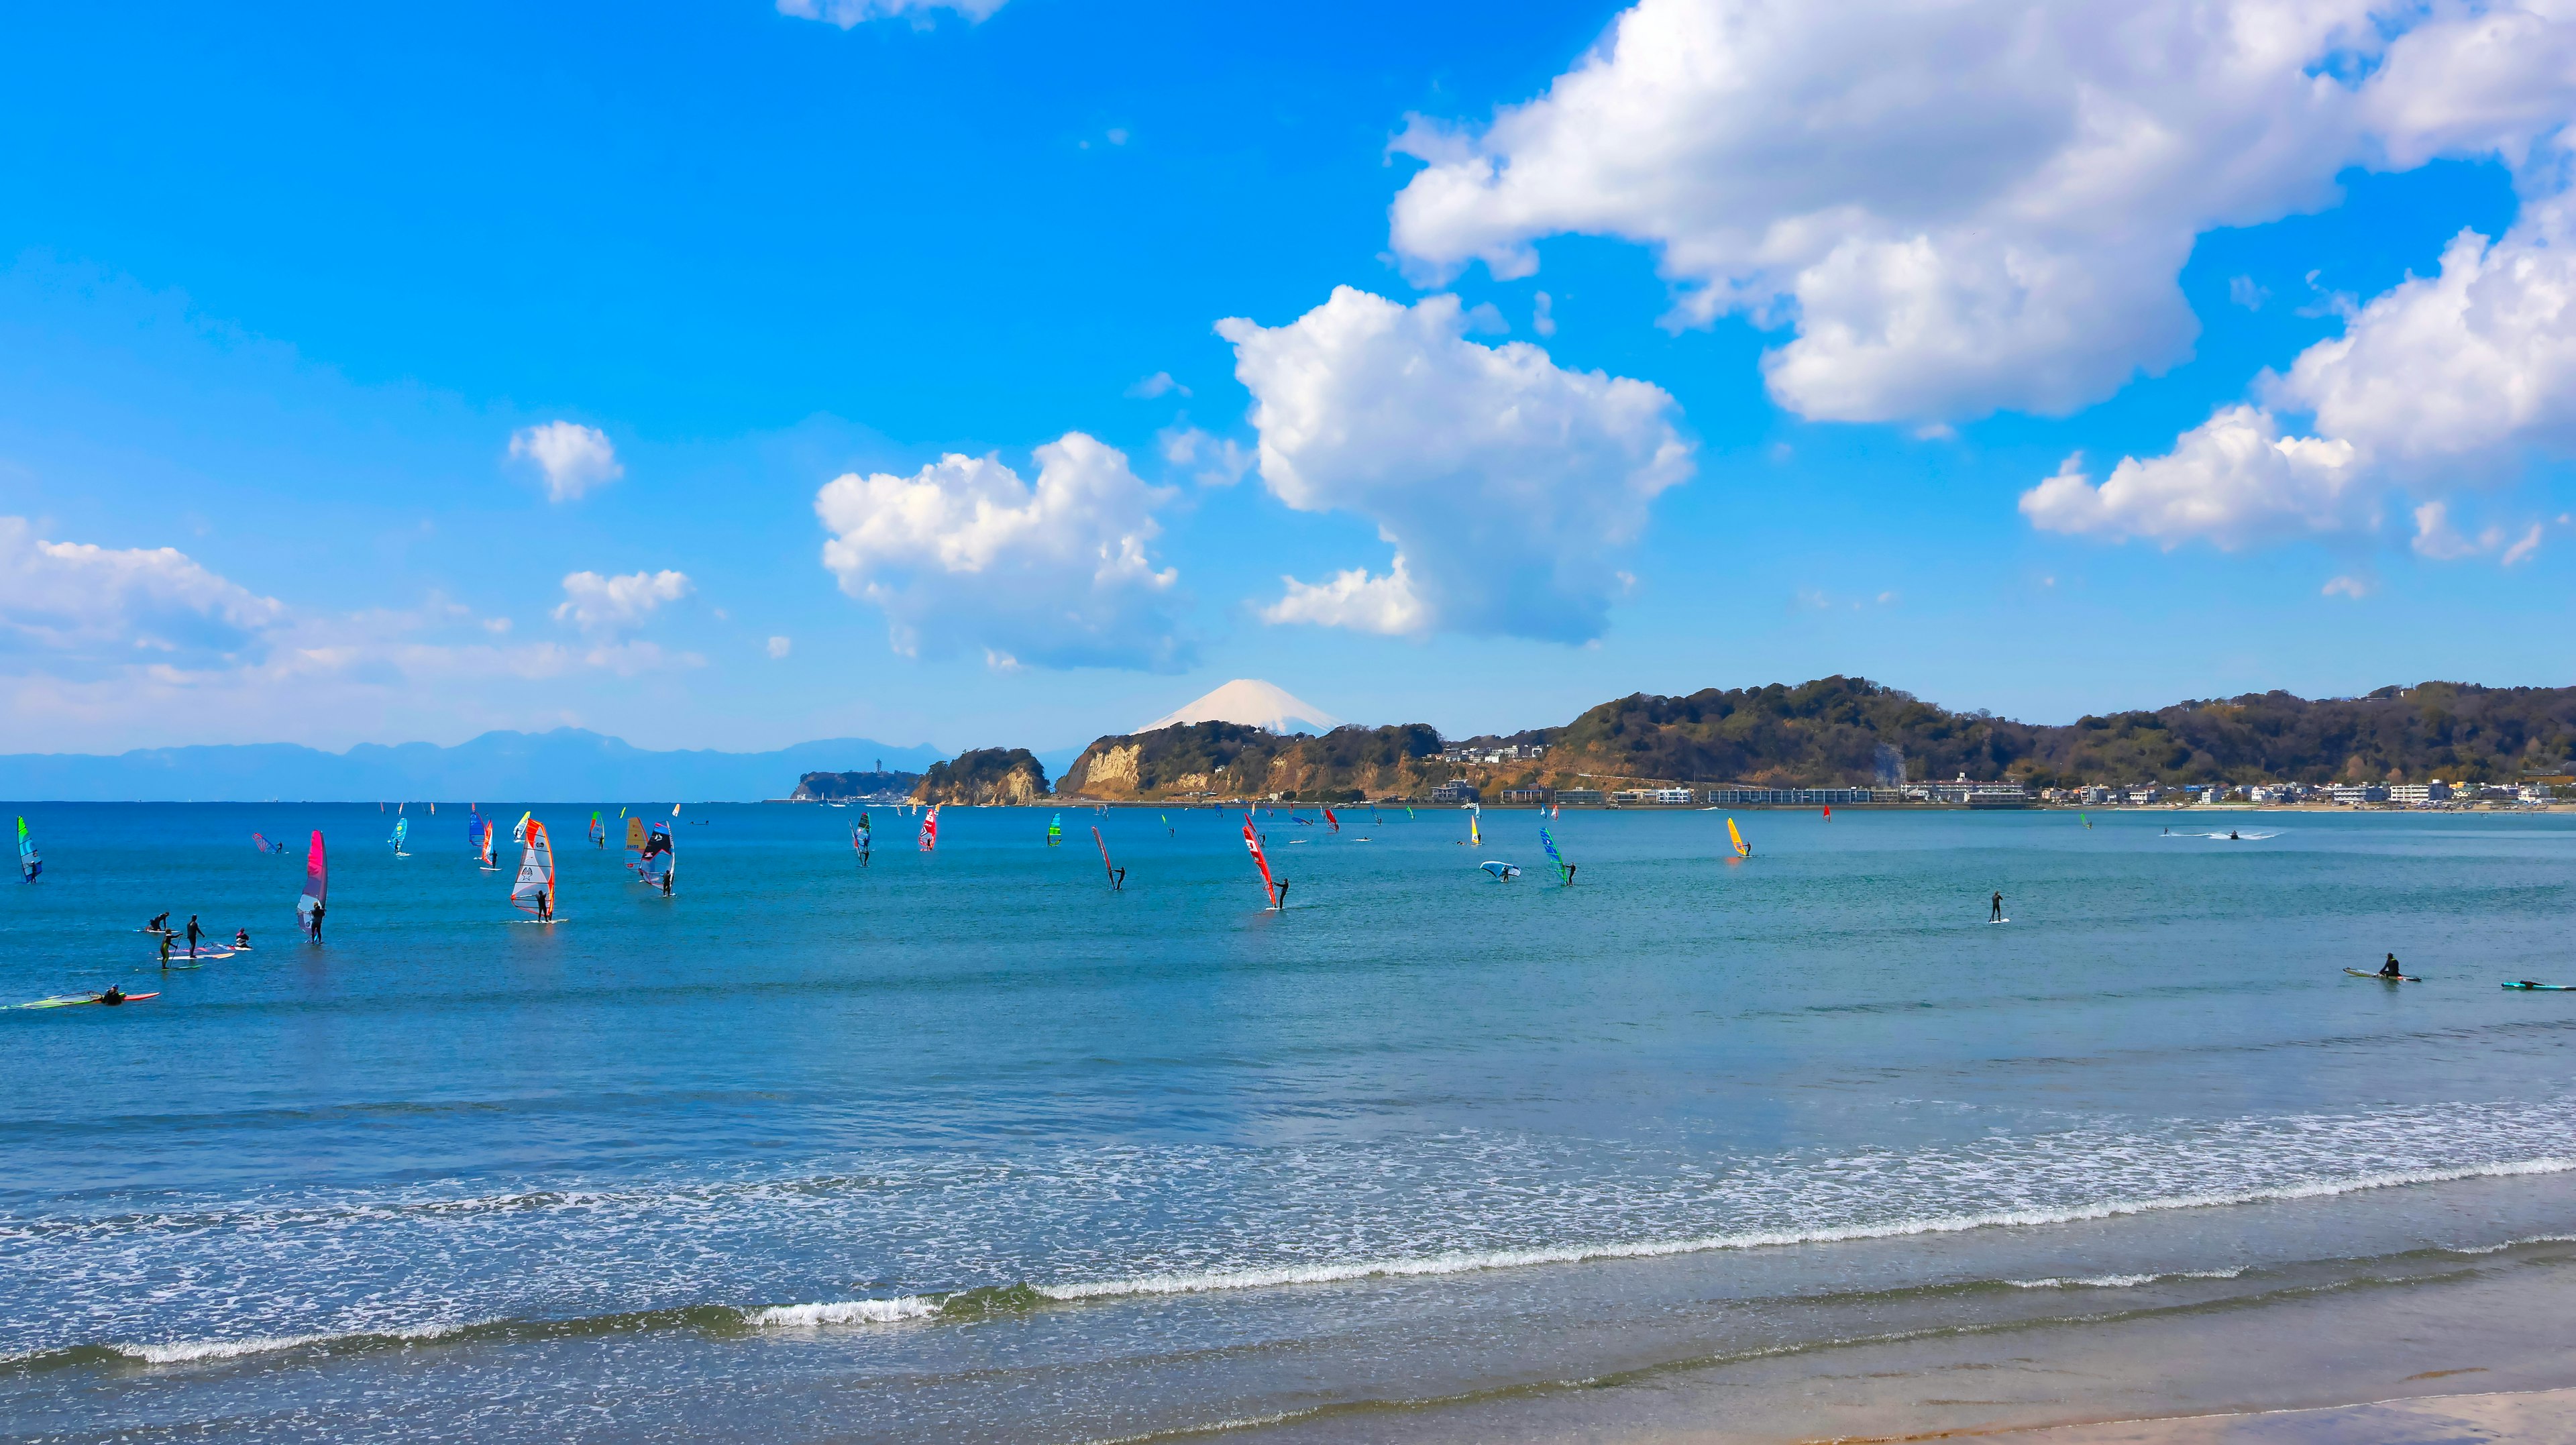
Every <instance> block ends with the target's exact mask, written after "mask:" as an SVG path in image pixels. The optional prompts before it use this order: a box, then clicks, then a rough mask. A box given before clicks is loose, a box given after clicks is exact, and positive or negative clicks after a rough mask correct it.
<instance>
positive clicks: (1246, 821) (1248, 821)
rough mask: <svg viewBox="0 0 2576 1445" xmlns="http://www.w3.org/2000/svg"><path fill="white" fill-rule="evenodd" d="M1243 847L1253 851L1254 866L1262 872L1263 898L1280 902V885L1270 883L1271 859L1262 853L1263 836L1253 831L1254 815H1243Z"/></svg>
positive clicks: (1272, 901) (1271, 901)
mask: <svg viewBox="0 0 2576 1445" xmlns="http://www.w3.org/2000/svg"><path fill="white" fill-rule="evenodd" d="M1243 846H1244V847H1246V848H1249V849H1251V850H1252V862H1253V866H1254V867H1256V868H1259V869H1260V870H1261V897H1262V900H1263V901H1264V902H1267V903H1273V904H1275V903H1277V902H1278V901H1279V885H1278V884H1276V883H1274V882H1272V881H1270V858H1269V856H1268V855H1267V854H1264V853H1263V852H1262V851H1261V835H1260V834H1258V833H1256V832H1254V831H1252V814H1250V813H1248V812H1247V813H1245V814H1244V815H1243Z"/></svg>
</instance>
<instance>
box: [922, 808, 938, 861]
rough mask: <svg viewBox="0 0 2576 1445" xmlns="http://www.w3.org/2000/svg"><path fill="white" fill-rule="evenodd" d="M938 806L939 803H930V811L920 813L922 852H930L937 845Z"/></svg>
mask: <svg viewBox="0 0 2576 1445" xmlns="http://www.w3.org/2000/svg"><path fill="white" fill-rule="evenodd" d="M939 808H940V805H939V804H937V803H933V804H931V805H930V811H929V812H928V813H925V814H923V815H922V819H921V851H922V852H924V853H928V852H931V851H933V850H934V849H936V848H938V846H939Z"/></svg>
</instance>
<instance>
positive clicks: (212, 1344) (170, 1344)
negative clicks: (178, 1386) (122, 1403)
mask: <svg viewBox="0 0 2576 1445" xmlns="http://www.w3.org/2000/svg"><path fill="white" fill-rule="evenodd" d="M462 1328H464V1326H462V1325H452V1324H436V1325H417V1326H412V1327H409V1328H405V1329H398V1330H358V1331H353V1332H350V1333H346V1334H316V1335H254V1336H251V1337H249V1338H246V1339H238V1340H167V1341H163V1342H160V1343H151V1344H113V1345H110V1346H108V1348H109V1349H111V1350H114V1351H116V1352H117V1353H118V1354H120V1355H123V1356H125V1357H127V1358H128V1359H135V1360H141V1361H143V1362H144V1363H146V1364H153V1365H185V1364H193V1363H196V1362H198V1361H202V1360H232V1359H239V1358H241V1357H242V1356H245V1355H273V1354H277V1353H279V1352H280V1351H283V1350H300V1349H303V1348H305V1347H306V1346H308V1345H328V1344H336V1343H339V1342H340V1341H343V1340H434V1339H437V1338H439V1337H440V1336H442V1335H450V1334H454V1333H455V1332H456V1331H457V1330H459V1329H462Z"/></svg>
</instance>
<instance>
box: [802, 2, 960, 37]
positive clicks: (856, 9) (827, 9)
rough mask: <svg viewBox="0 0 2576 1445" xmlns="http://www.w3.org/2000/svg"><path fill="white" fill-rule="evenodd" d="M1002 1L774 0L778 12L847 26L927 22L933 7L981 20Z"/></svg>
mask: <svg viewBox="0 0 2576 1445" xmlns="http://www.w3.org/2000/svg"><path fill="white" fill-rule="evenodd" d="M1002 5H1003V0H778V13H779V14H781V15H792V16H794V17H795V18H797V19H799V20H821V21H824V22H826V23H827V24H832V25H838V26H840V27H841V28H842V29H844V30H848V29H851V28H853V27H856V26H859V25H864V24H866V23H867V22H868V21H871V20H884V19H889V18H891V17H894V16H909V17H911V19H912V22H913V23H914V24H915V25H922V24H927V23H928V22H929V20H930V18H931V12H932V11H935V10H953V11H955V12H956V13H958V14H960V15H963V16H965V17H966V18H967V19H968V20H982V19H984V18H985V17H987V16H989V15H991V14H992V13H993V12H994V11H996V10H999V9H1001V8H1002Z"/></svg>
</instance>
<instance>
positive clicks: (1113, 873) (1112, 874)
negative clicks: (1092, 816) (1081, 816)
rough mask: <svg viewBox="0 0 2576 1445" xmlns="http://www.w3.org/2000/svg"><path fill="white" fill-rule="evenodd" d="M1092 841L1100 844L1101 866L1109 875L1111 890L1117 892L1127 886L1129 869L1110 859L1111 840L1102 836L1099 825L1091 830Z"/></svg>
mask: <svg viewBox="0 0 2576 1445" xmlns="http://www.w3.org/2000/svg"><path fill="white" fill-rule="evenodd" d="M1091 841H1092V842H1094V843H1097V844H1099V845H1100V868H1101V871H1102V872H1104V873H1107V874H1108V875H1109V891H1110V892H1112V893H1117V892H1120V891H1122V890H1124V889H1125V888H1126V886H1127V870H1126V869H1124V868H1121V867H1118V866H1117V865H1116V864H1113V863H1111V862H1110V861H1109V840H1108V839H1106V838H1103V837H1101V836H1100V829H1099V827H1098V825H1096V824H1095V825H1094V826H1093V827H1092V830H1091Z"/></svg>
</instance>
